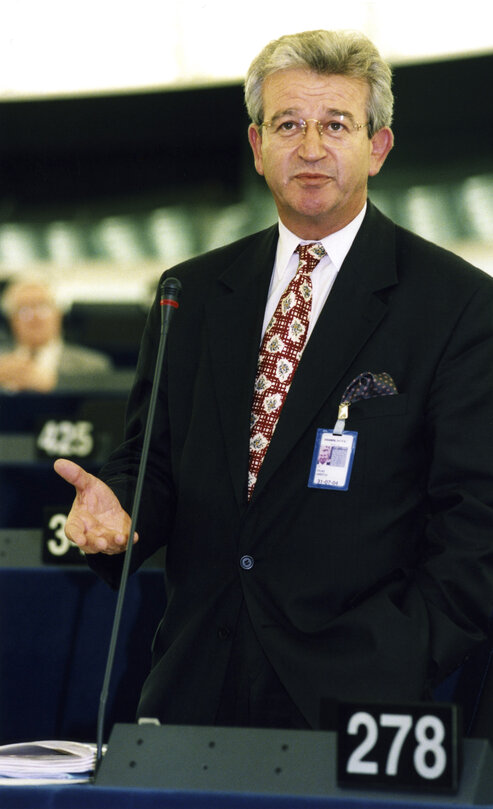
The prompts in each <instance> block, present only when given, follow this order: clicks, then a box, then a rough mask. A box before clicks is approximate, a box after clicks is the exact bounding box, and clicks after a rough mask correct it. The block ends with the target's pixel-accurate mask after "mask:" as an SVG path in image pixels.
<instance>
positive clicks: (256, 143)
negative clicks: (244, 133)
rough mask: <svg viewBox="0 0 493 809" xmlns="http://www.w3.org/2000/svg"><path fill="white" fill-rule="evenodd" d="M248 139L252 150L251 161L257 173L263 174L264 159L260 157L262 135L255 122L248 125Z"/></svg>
mask: <svg viewBox="0 0 493 809" xmlns="http://www.w3.org/2000/svg"><path fill="white" fill-rule="evenodd" d="M248 140H249V142H250V146H251V147H252V152H253V162H254V163H255V168H256V170H257V172H258V173H259V174H261V175H262V176H263V174H264V161H263V159H262V135H261V134H260V127H259V126H257V124H250V126H249V127H248Z"/></svg>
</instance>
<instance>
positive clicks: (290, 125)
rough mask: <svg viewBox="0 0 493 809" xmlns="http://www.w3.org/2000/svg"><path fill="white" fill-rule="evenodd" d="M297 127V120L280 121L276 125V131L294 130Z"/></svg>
mask: <svg viewBox="0 0 493 809" xmlns="http://www.w3.org/2000/svg"><path fill="white" fill-rule="evenodd" d="M297 129H299V124H298V122H297V121H282V122H281V123H280V124H279V126H278V127H277V131H278V132H284V133H286V132H296V130H297Z"/></svg>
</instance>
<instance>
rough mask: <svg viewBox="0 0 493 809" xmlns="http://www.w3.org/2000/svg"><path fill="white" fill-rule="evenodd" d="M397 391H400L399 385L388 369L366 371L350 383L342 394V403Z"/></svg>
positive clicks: (391, 394)
mask: <svg viewBox="0 0 493 809" xmlns="http://www.w3.org/2000/svg"><path fill="white" fill-rule="evenodd" d="M396 393H398V390H397V386H396V384H395V382H394V380H393V379H392V377H391V376H390V374H388V373H387V372H386V371H381V372H380V373H378V374H373V373H372V372H371V371H365V372H364V373H363V374H358V376H356V377H355V378H354V379H353V381H352V382H350V383H349V385H348V386H347V388H346V390H345V391H344V393H343V394H342V399H341V405H350V404H353V402H358V401H359V400H360V399H372V398H373V397H374V396H394V395H395V394H396Z"/></svg>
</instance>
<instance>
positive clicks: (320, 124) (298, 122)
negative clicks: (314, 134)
mask: <svg viewBox="0 0 493 809" xmlns="http://www.w3.org/2000/svg"><path fill="white" fill-rule="evenodd" d="M310 121H311V122H312V123H314V124H316V127H317V129H318V134H319V135H320V137H321V138H322V140H326V141H331V142H332V141H341V142H347V141H349V140H350V139H351V136H352V134H353V132H357V131H358V130H359V129H364V128H365V126H368V125H369V121H368V122H367V123H366V124H358V123H356V122H355V121H354V120H353V118H352V117H351V116H350V115H342V114H337V115H332V116H331V117H330V118H327V120H325V121H318V120H317V119H316V118H307V119H306V120H305V119H304V118H293V117H292V116H289V115H280V116H278V117H276V118H273V119H272V120H271V121H263V123H261V124H260V126H261V127H264V128H265V129H269V130H270V132H271V134H272V135H273V136H274V137H275V138H276V139H279V140H286V141H290V142H293V143H297V142H298V141H301V140H303V138H304V137H305V135H306V131H307V128H308V123H309V122H310Z"/></svg>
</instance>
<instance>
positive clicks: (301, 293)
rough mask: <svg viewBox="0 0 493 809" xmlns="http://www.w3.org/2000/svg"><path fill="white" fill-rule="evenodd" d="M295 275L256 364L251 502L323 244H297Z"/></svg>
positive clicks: (300, 342) (304, 326) (304, 324)
mask: <svg viewBox="0 0 493 809" xmlns="http://www.w3.org/2000/svg"><path fill="white" fill-rule="evenodd" d="M297 252H298V253H299V255H300V258H299V263H298V269H297V270H296V275H295V277H294V278H293V280H292V281H291V283H290V284H289V286H288V287H287V289H286V290H285V291H284V292H283V294H282V295H281V299H280V300H279V303H278V304H277V308H276V311H275V312H274V315H273V317H272V318H271V320H270V323H269V325H268V326H267V329H266V331H265V334H264V338H263V340H262V345H261V347H260V353H259V358H258V365H257V377H256V379H255V388H254V393H253V404H252V416H251V427H250V464H249V470H248V498H249V499H250V497H251V495H252V492H253V489H254V487H255V483H256V482H257V476H258V473H259V470H260V467H261V466H262V461H263V460H264V457H265V453H266V452H267V448H268V446H269V441H270V439H271V438H272V435H273V433H274V430H275V428H276V424H277V421H278V419H279V416H280V414H281V410H282V407H283V405H284V401H285V399H286V396H287V394H288V391H289V388H290V387H291V382H292V381H293V377H294V374H295V371H296V368H297V367H298V363H299V361H300V359H301V355H302V353H303V349H304V347H305V343H306V337H307V332H308V324H309V321H310V312H311V308H312V279H311V272H312V270H313V268H314V267H316V266H317V264H318V262H319V261H320V259H321V258H322V257H323V256H325V255H326V253H325V249H324V247H323V245H322V244H319V243H317V242H315V243H312V244H300V245H298V247H297Z"/></svg>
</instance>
